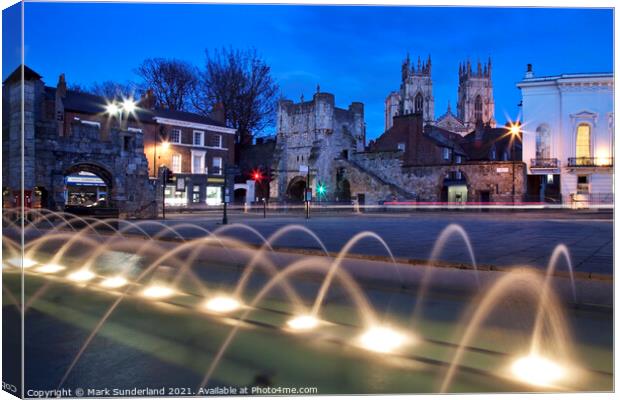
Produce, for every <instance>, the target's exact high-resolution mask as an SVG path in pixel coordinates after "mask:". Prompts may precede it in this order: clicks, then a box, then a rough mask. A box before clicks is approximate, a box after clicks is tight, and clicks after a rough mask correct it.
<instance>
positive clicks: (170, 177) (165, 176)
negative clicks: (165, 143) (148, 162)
mask: <svg viewBox="0 0 620 400" xmlns="http://www.w3.org/2000/svg"><path fill="white" fill-rule="evenodd" d="M161 175H162V180H163V181H164V183H173V182H174V173H173V172H172V171H171V170H170V168H168V167H162V171H161Z"/></svg>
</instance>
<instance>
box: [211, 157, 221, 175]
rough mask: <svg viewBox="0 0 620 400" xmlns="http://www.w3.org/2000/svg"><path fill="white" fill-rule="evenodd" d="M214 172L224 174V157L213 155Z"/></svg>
mask: <svg viewBox="0 0 620 400" xmlns="http://www.w3.org/2000/svg"><path fill="white" fill-rule="evenodd" d="M213 174H214V175H222V157H213Z"/></svg>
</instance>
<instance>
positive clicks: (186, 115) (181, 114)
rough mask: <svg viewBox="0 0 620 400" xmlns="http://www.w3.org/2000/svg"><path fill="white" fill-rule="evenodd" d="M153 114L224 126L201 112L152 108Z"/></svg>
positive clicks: (160, 116)
mask: <svg viewBox="0 0 620 400" xmlns="http://www.w3.org/2000/svg"><path fill="white" fill-rule="evenodd" d="M153 115H154V116H155V117H159V118H167V119H174V120H179V121H185V122H192V123H196V124H203V125H214V126H221V127H226V124H224V123H222V122H219V121H216V120H214V119H213V118H210V117H207V116H205V115H202V114H196V113H191V112H186V111H176V110H167V109H155V110H153Z"/></svg>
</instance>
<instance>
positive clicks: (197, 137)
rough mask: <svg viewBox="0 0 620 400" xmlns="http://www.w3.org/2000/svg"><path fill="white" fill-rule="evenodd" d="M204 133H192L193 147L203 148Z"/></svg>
mask: <svg viewBox="0 0 620 400" xmlns="http://www.w3.org/2000/svg"><path fill="white" fill-rule="evenodd" d="M203 137H204V132H202V131H194V146H203V145H204V144H203Z"/></svg>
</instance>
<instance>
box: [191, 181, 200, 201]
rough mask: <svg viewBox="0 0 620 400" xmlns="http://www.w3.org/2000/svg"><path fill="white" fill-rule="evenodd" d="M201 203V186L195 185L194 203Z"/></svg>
mask: <svg viewBox="0 0 620 400" xmlns="http://www.w3.org/2000/svg"><path fill="white" fill-rule="evenodd" d="M199 202H200V186H198V185H194V186H193V189H192V203H199Z"/></svg>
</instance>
